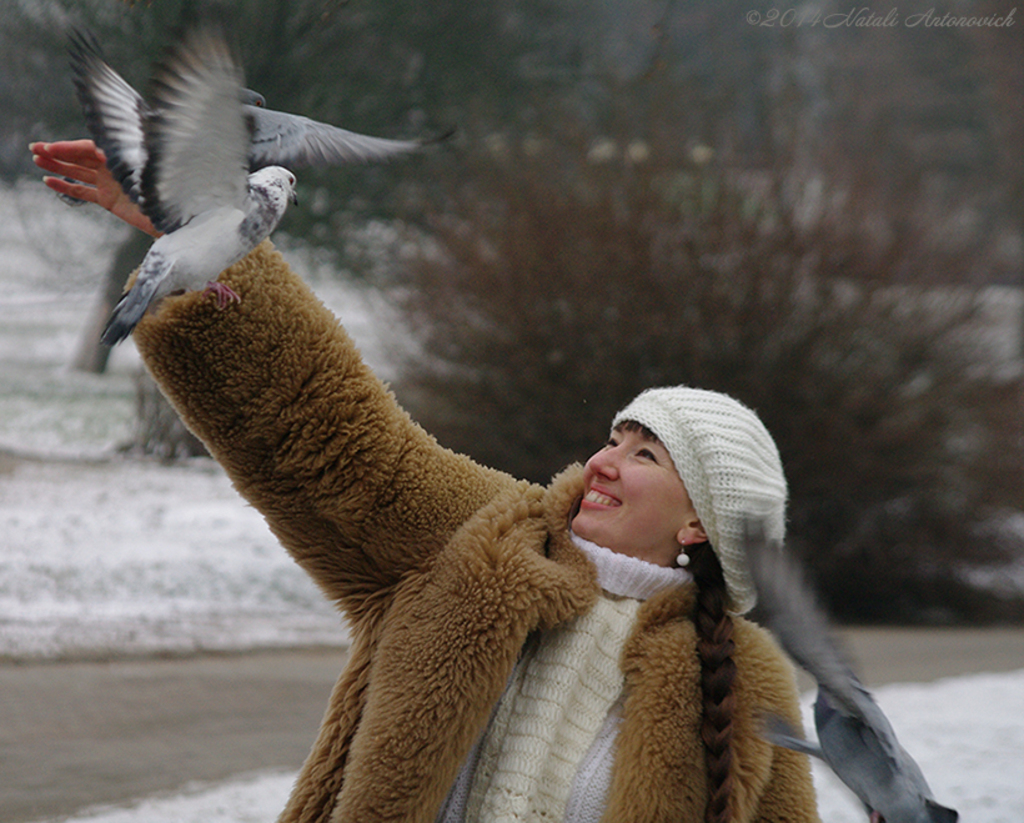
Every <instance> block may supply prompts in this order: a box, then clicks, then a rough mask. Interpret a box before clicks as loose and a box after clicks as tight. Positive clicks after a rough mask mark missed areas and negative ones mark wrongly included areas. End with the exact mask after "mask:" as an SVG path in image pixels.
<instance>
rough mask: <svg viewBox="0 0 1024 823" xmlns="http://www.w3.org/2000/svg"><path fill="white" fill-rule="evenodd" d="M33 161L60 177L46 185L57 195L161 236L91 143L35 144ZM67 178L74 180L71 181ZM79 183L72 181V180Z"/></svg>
mask: <svg viewBox="0 0 1024 823" xmlns="http://www.w3.org/2000/svg"><path fill="white" fill-rule="evenodd" d="M29 150H30V151H31V152H32V160H33V161H34V162H35V164H36V165H37V166H39V168H41V169H43V170H45V171H48V172H52V173H53V174H56V175H60V176H59V177H44V178H43V182H44V183H45V184H46V185H47V186H49V187H50V188H51V189H53V190H54V191H55V192H57V193H58V194H66V195H68V196H70V197H75V198H77V199H79V200H84V201H86V202H88V203H96V204H97V205H100V206H102V207H103V208H105V209H106V210H107V211H109V212H110V213H111V214H113V215H114V216H115V217H119V218H121V219H122V220H124V222H125V223H127V224H128V225H129V226H134V227H135V228H137V229H139V230H140V231H144V232H146V234H151V235H153V237H159V236H160V232H158V231H157V230H156V228H154V226H153V224H152V223H151V222H150V220H149V218H148V217H146V215H144V214H143V213H142V211H141V210H140V209H139V207H138V205H136V204H135V203H133V202H132V201H131V199H130V198H129V197H128V195H127V194H125V192H124V189H122V188H121V185H120V184H119V183H118V182H117V180H115V179H114V176H113V175H112V174H111V173H110V169H108V168H107V165H106V157H105V156H104V154H103V152H102V151H101V150H100V149H99V148H97V147H96V144H95V143H94V142H93V141H92V140H61V141H59V142H56V143H32V144H31V145H30V146H29ZM65 177H69V178H72V180H71V181H69V180H65V179H64V178H65ZM76 180H77V181H78V182H73V181H76Z"/></svg>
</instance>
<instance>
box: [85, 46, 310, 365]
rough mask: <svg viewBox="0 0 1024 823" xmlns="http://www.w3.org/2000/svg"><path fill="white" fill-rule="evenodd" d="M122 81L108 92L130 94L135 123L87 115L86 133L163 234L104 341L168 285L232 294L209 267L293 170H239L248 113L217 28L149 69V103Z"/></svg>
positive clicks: (241, 252) (249, 236)
mask: <svg viewBox="0 0 1024 823" xmlns="http://www.w3.org/2000/svg"><path fill="white" fill-rule="evenodd" d="M130 90H131V87H130V86H128V85H127V84H124V85H123V86H119V87H118V91H117V94H118V95H119V96H120V97H121V98H122V99H123V100H127V101H131V105H132V106H133V107H134V109H133V110H134V111H136V112H138V113H139V117H140V120H141V128H139V127H138V124H137V123H136V122H135V121H133V120H132V119H131V118H129V117H125V118H105V117H101V118H98V119H96V120H95V121H94V122H96V123H99V126H98V131H99V133H98V134H97V141H96V142H97V144H98V145H100V147H101V148H104V152H105V153H107V165H108V167H109V168H110V170H111V172H112V173H113V174H114V176H115V177H117V178H118V179H119V180H120V182H121V185H122V187H123V188H124V189H125V191H126V192H128V193H129V196H133V193H134V198H135V199H136V200H137V202H138V203H139V206H140V208H141V209H142V211H143V212H144V213H145V215H146V216H147V217H148V218H149V219H150V221H152V223H153V226H154V227H155V228H156V229H157V230H158V231H159V232H162V233H163V236H162V237H160V238H158V239H157V240H156V242H155V243H154V244H153V245H152V247H151V248H150V250H149V252H148V253H147V255H146V257H145V259H144V260H143V261H142V265H141V267H140V269H139V274H138V277H137V278H136V280H135V283H134V284H133V286H132V288H131V289H130V290H129V291H128V292H127V293H126V294H125V296H124V297H123V298H122V299H121V301H120V302H119V303H118V304H117V306H115V307H114V311H113V313H112V315H111V317H110V321H109V322H108V323H107V326H106V328H105V329H104V331H103V334H102V336H101V338H100V340H101V342H103V343H104V344H106V345H108V346H112V345H114V344H116V343H119V342H120V341H122V340H124V339H125V338H126V337H127V336H128V335H129V334H131V332H132V330H133V329H134V328H135V326H136V324H137V323H138V322H139V320H141V319H142V317H143V315H144V314H145V312H146V310H147V308H148V307H149V306H150V304H151V303H153V302H154V301H155V300H158V299H159V298H161V297H164V296H166V295H168V294H172V293H174V292H178V291H190V290H197V289H199V288H202V287H203V286H204V284H205V289H206V292H207V293H208V294H211V295H212V296H213V297H214V298H215V300H216V301H217V305H218V306H219V307H220V308H224V307H225V306H226V305H227V303H228V302H229V301H237V300H239V299H240V298H239V297H238V295H237V294H235V292H233V291H232V290H231V289H230V288H229V287H227V286H225V285H223V284H221V283H218V282H216V277H217V275H218V274H219V273H220V272H221V271H223V270H224V269H226V268H227V267H228V266H230V265H232V264H233V263H235V262H237V261H238V260H240V259H241V258H242V257H244V256H245V255H246V254H248V253H249V252H250V251H252V249H254V248H255V247H256V246H257V245H258V244H259V243H260V242H262V241H263V239H264V238H266V237H267V236H268V235H269V234H270V233H271V232H272V231H273V230H274V229H275V228H276V227H277V224H278V223H279V222H280V220H281V217H282V216H283V215H284V212H285V209H286V208H287V206H288V202H289V201H293V202H294V200H295V176H294V175H293V174H292V173H291V172H290V171H288V170H287V169H285V168H282V167H280V166H267V167H265V168H262V169H260V170H258V171H256V172H253V173H252V174H250V173H249V172H248V150H249V139H250V134H251V121H250V118H249V117H248V116H247V113H246V110H245V108H244V105H243V102H242V99H243V98H242V70H241V68H240V67H239V65H238V63H237V62H236V61H235V59H234V57H233V55H232V53H231V50H230V48H229V47H228V45H227V43H226V41H225V40H224V38H223V37H222V36H221V35H220V34H219V33H218V32H216V31H214V30H213V29H211V28H200V29H195V30H193V31H192V32H190V33H189V34H188V35H186V37H185V38H184V39H183V40H182V41H181V42H180V43H178V44H177V45H176V46H175V47H174V48H173V49H172V50H171V52H170V53H169V55H168V56H167V58H165V60H164V61H163V63H162V64H161V65H160V67H159V68H158V70H157V72H156V76H155V78H154V94H153V102H152V104H151V105H146V104H140V103H139V101H138V100H135V99H134V98H132V97H131V94H129V91H130ZM104 143H106V144H107V145H109V146H113V147H114V148H113V151H112V152H108V149H107V148H105V147H104ZM140 158H142V159H143V160H144V165H143V166H142V168H141V169H138V168H136V166H135V162H136V161H137V160H138V159H140Z"/></svg>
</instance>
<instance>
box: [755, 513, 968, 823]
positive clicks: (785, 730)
mask: <svg viewBox="0 0 1024 823" xmlns="http://www.w3.org/2000/svg"><path fill="white" fill-rule="evenodd" d="M746 551H747V557H748V560H749V563H750V572H751V576H752V577H753V580H754V584H755V586H756V588H757V595H758V610H759V612H760V617H761V620H762V621H763V622H764V624H765V626H766V627H767V628H768V629H770V630H771V631H772V633H773V634H775V636H776V637H777V638H778V639H779V642H780V644H781V645H782V647H783V648H784V649H785V650H786V652H787V653H788V654H789V656H790V657H792V658H793V659H794V660H795V661H796V662H797V663H798V664H799V665H800V666H801V667H802V668H804V669H806V671H807V672H808V673H809V674H810V675H811V676H812V677H814V679H815V680H816V681H817V683H818V694H817V698H816V699H815V703H814V725H815V728H816V730H817V733H818V743H817V745H815V744H814V743H812V742H809V741H807V740H805V739H803V736H802V735H801V734H800V733H799V732H797V731H796V730H794V729H793V728H791V727H790V726H789V724H788V723H787V722H786V721H785V720H783V719H782V718H780V717H777V716H771V715H769V716H767V717H765V718H764V730H763V733H764V736H765V737H766V738H767V739H768V740H770V741H771V742H772V743H774V744H775V745H778V746H784V747H786V748H789V749H794V750H796V751H799V752H803V753H804V754H809V755H812V756H814V757H818V758H820V759H821V760H823V761H824V762H825V763H826V764H827V765H828V766H829V767H830V768H831V769H832V771H833V772H835V774H836V776H837V777H838V778H839V779H840V780H842V781H843V783H845V784H846V785H847V787H849V788H850V789H851V790H852V791H853V793H854V794H855V795H856V796H857V797H858V798H859V799H860V801H861V802H862V803H863V804H864V806H865V808H866V810H867V813H868V815H869V817H870V820H871V823H883V821H884V823H955V821H956V820H957V818H958V814H957V812H956V811H954V810H953V809H950V808H946V807H945V806H940V805H939V804H938V803H936V801H935V799H934V797H933V795H932V792H931V789H930V788H929V787H928V783H927V781H926V780H925V777H924V774H923V773H922V772H921V769H920V767H919V766H918V764H917V763H916V762H915V761H914V759H913V758H912V757H911V756H910V754H908V753H907V751H906V750H905V749H904V748H903V747H902V746H901V745H900V744H899V741H898V740H897V739H896V733H895V732H894V731H893V728H892V725H891V724H890V723H889V720H888V718H886V716H885V714H884V713H883V712H882V709H881V708H880V707H879V706H878V704H877V703H875V701H874V699H873V698H872V696H871V693H870V692H869V691H868V690H867V689H865V688H864V686H863V685H862V684H861V682H860V681H859V680H858V679H857V677H856V675H855V674H854V672H853V668H852V666H851V665H850V663H849V662H848V659H847V656H846V655H845V653H844V652H843V651H842V649H841V647H840V645H839V644H838V642H837V641H836V639H835V637H834V636H833V634H832V632H831V631H830V629H829V623H828V619H827V617H826V616H825V613H824V611H823V610H822V609H821V607H820V606H819V605H818V603H817V600H816V598H815V596H814V594H813V592H812V591H811V589H810V587H809V586H808V584H807V583H806V582H805V581H804V578H803V575H802V574H801V572H800V569H799V568H798V567H797V565H796V564H795V562H794V561H793V560H792V559H791V558H790V557H789V556H788V555H787V554H785V552H784V551H783V549H782V547H781V546H778V545H773V544H771V543H769V542H768V541H767V540H766V539H765V537H764V532H763V529H761V528H760V527H759V525H758V524H757V523H748V524H747V534H746Z"/></svg>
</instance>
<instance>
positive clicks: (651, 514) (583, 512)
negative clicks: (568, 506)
mask: <svg viewBox="0 0 1024 823" xmlns="http://www.w3.org/2000/svg"><path fill="white" fill-rule="evenodd" d="M583 478H584V479H583V483H584V488H585V489H586V493H585V494H584V495H583V499H582V500H581V501H580V510H579V513H578V514H577V515H576V517H575V518H573V521H572V528H573V531H574V532H575V533H576V534H578V535H579V536H580V537H583V538H585V539H587V540H591V541H593V542H594V543H597V544H598V545H601V546H609V547H612V548H613V550H614V551H616V552H618V553H620V554H625V555H629V556H630V557H635V558H637V559H639V560H644V561H646V562H648V563H654V564H655V565H657V566H672V565H677V561H678V558H680V557H686V555H685V554H682V555H681V554H680V551H679V550H680V547H681V546H687V545H690V544H693V543H703V542H704V541H706V540H707V539H708V538H707V535H706V534H705V533H704V527H703V526H701V523H700V518H699V517H698V516H697V511H696V509H694V507H693V503H692V502H691V501H690V495H689V494H687V492H686V487H685V486H684V485H683V481H682V479H681V478H680V477H679V473H678V472H677V471H676V468H675V464H674V463H673V462H672V456H671V455H670V454H669V453H668V449H666V448H665V447H664V446H663V445H662V444H661V442H660V441H659V440H658V439H657V436H656V435H655V434H654V433H653V432H651V431H650V430H649V429H647V428H646V427H642V426H639V425H633V426H630V425H628V424H625V425H622V426H618V427H617V428H616V429H615V431H614V432H613V433H612V437H611V439H610V440H609V441H608V444H607V445H606V446H605V447H604V448H603V449H601V451H599V452H597V453H596V454H595V455H594V456H593V457H591V458H590V459H589V460H588V461H587V464H586V468H585V470H584V474H583ZM684 565H685V561H684Z"/></svg>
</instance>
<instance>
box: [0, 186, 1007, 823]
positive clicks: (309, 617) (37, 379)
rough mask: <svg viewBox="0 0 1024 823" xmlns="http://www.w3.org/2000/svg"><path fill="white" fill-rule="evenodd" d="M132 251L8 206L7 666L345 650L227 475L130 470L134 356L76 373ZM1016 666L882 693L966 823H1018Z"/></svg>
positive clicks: (840, 821) (254, 789) (0, 364)
mask: <svg viewBox="0 0 1024 823" xmlns="http://www.w3.org/2000/svg"><path fill="white" fill-rule="evenodd" d="M119 232H120V229H118V228H117V227H115V226H113V225H112V224H111V221H110V220H109V218H108V217H107V216H106V215H104V214H98V213H97V212H96V210H89V209H68V208H66V207H63V206H61V205H60V204H58V203H57V202H56V201H55V200H54V199H53V198H52V197H51V196H49V195H48V194H47V193H46V192H45V191H43V189H42V186H41V185H39V184H38V183H33V184H26V185H24V186H21V187H19V188H18V189H15V190H6V189H0V250H2V254H0V284H2V286H3V288H2V289H0V658H2V657H15V658H40V657H47V658H57V657H66V656H76V655H89V656H115V655H119V654H124V653H143V652H154V651H190V650H197V649H229V648H230V649H244V648H255V647H260V646H288V645H294V644H303V645H305V644H316V643H326V644H335V643H343V642H344V641H345V635H344V628H343V626H342V623H341V621H340V619H339V618H338V616H337V615H336V614H335V613H334V612H333V611H332V609H331V608H330V606H329V605H328V604H326V603H325V602H324V600H323V598H322V597H321V595H320V594H319V592H318V591H316V590H315V588H314V587H313V585H312V584H311V583H310V582H309V580H308V579H307V578H306V577H305V575H304V574H302V573H301V572H300V571H299V570H298V568H297V567H295V566H294V564H292V563H291V562H290V561H289V560H288V558H287V557H286V556H285V554H284V552H283V551H282V550H281V548H280V546H279V545H278V544H277V542H276V540H275V539H274V538H273V536H272V535H271V534H270V532H269V531H268V530H267V527H266V525H265V524H264V523H263V520H262V518H261V517H260V516H259V515H258V514H257V513H256V512H255V511H254V510H252V509H251V508H249V507H248V506H247V505H246V504H245V503H244V501H243V500H242V499H241V498H240V497H239V496H238V495H237V494H236V493H235V492H234V490H233V489H232V488H231V486H230V484H229V483H228V481H227V479H226V478H225V477H224V475H223V473H222V472H221V471H220V469H219V468H218V467H217V466H216V465H215V464H213V463H212V462H210V461H205V460H197V461H194V462H191V463H186V464H178V465H174V466H164V465H160V464H157V463H152V462H140V461H136V460H128V459H125V458H122V457H120V456H118V454H117V450H116V447H117V445H118V444H119V443H121V442H123V441H124V440H125V439H127V438H128V436H129V434H130V431H131V425H132V417H133V414H134V396H133V391H134V390H133V386H132V376H133V373H134V371H135V370H136V369H137V368H138V360H137V357H136V356H135V353H134V349H133V347H132V344H131V343H128V344H125V345H123V346H121V347H119V348H118V349H117V350H116V351H115V354H114V357H113V359H112V363H111V372H110V373H109V374H107V375H103V376H92V375H84V374H79V373H75V372H73V371H72V370H70V369H69V368H68V366H67V364H68V362H69V361H70V359H71V357H72V355H73V353H74V349H75V345H76V342H77V339H78V336H79V334H80V333H81V329H82V326H83V325H84V323H85V322H86V320H87V316H88V312H89V310H90V308H91V306H92V304H93V303H94V301H95V300H96V299H97V294H98V289H99V280H100V277H101V275H102V273H103V271H104V269H105V266H106V265H107V262H108V260H109V258H110V255H111V254H112V252H113V250H114V248H115V246H116V243H117V242H118V240H119V238H120V236H121V235H120V233H119ZM289 256H290V258H291V259H292V261H293V263H294V265H296V267H297V268H299V269H300V270H301V271H303V273H304V275H305V276H306V277H307V279H308V280H309V281H310V282H311V283H312V284H313V286H314V288H315V289H316V290H317V292H318V293H319V294H320V296H321V297H322V298H323V299H324V300H325V302H326V303H327V304H328V305H329V306H331V307H332V308H333V309H334V310H335V312H336V313H337V314H338V315H339V317H341V318H342V320H343V322H344V323H345V325H346V326H347V327H348V328H349V331H350V332H351V333H352V334H353V336H354V337H355V338H356V340H357V341H359V343H360V345H361V346H362V348H363V351H364V353H365V354H366V356H367V359H369V360H370V362H371V363H376V364H377V365H378V366H381V365H384V363H383V351H384V349H383V346H382V344H381V341H380V340H379V339H378V338H377V337H376V336H375V335H374V328H375V326H376V327H380V326H382V325H383V326H390V324H388V323H384V324H381V323H379V322H377V323H375V318H379V316H380V315H379V313H378V311H379V307H378V306H377V304H376V303H375V302H374V300H373V298H372V297H371V296H370V295H367V294H365V293H364V292H362V291H360V290H358V289H355V288H346V287H343V286H341V285H339V283H338V282H337V281H336V280H333V279H331V278H330V277H329V276H328V274H327V273H326V267H325V266H324V265H323V264H322V263H321V262H318V261H316V260H315V259H313V258H311V257H310V256H309V255H307V254H304V253H302V252H301V250H293V251H291V252H289ZM5 452H6V455H5ZM12 455H14V456H12ZM1021 666H1022V669H1021V670H1020V671H1018V672H1012V673H1009V674H991V675H985V674H983V675H975V676H970V677H963V678H956V679H950V680H945V681H940V682H937V683H931V684H898V685H891V686H886V687H883V688H880V689H878V690H877V693H876V696H877V698H878V699H879V702H880V703H881V704H882V707H883V709H884V710H885V711H886V712H887V714H888V715H889V717H890V719H891V721H892V723H893V725H894V726H895V728H896V730H897V732H898V734H899V735H900V738H901V740H902V742H903V744H904V745H905V746H906V747H907V748H908V749H909V750H910V751H911V753H912V754H913V755H914V756H915V757H916V758H917V759H918V761H919V762H920V763H921V765H922V767H923V769H924V772H925V774H926V775H927V776H928V778H929V780H930V781H931V783H932V786H933V788H934V790H935V793H936V795H937V797H938V799H939V800H940V801H941V802H944V803H946V804H948V805H952V806H954V807H956V808H958V809H959V811H960V812H961V820H963V821H965V823H1020V821H1024V765H1022V763H1024V661H1021ZM810 699H811V696H810V695H808V696H807V699H806V700H805V703H806V706H805V709H806V711H807V717H808V722H809V717H810V715H809V707H810ZM293 779H294V775H293V774H256V775H242V776H239V777H238V778H236V779H234V780H232V781H229V782H226V783H223V784H217V785H204V786H190V787H186V788H184V789H182V790H181V792H179V793H177V794H175V795H172V796H160V797H155V798H148V799H143V800H140V801H138V802H137V803H135V804H132V805H130V806H128V807H123V808H118V809H110V808H107V809H101V810H94V811H90V812H82V813H80V814H78V815H76V816H74V817H73V818H71V819H70V820H72V821H75V822H76V823H77V821H82V822H83V823H84V821H91V823H165V821H166V823H171V821H173V822H174V823H190V822H191V821H196V822H197V823H198V821H204V823H256V822H257V821H267V823H269V822H270V821H273V820H274V819H275V817H276V815H277V813H278V812H279V811H280V809H281V807H282V806H283V803H284V800H285V798H286V796H287V794H288V791H289V788H290V786H291V782H292V780H293ZM815 779H816V782H817V785H818V787H819V794H820V808H821V815H822V819H823V820H824V821H826V823H845V821H851V823H852V822H853V821H857V822H858V823H862V821H864V820H865V819H866V817H865V815H864V814H863V813H862V812H861V811H860V810H859V809H858V807H857V805H856V804H855V803H854V802H853V801H852V800H851V798H850V796H849V794H848V793H847V792H846V791H845V790H844V789H843V788H842V787H841V786H839V785H838V784H837V783H836V781H835V780H834V779H833V778H831V777H830V776H829V775H827V774H826V773H825V771H824V769H822V768H820V767H817V766H816V772H815Z"/></svg>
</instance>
